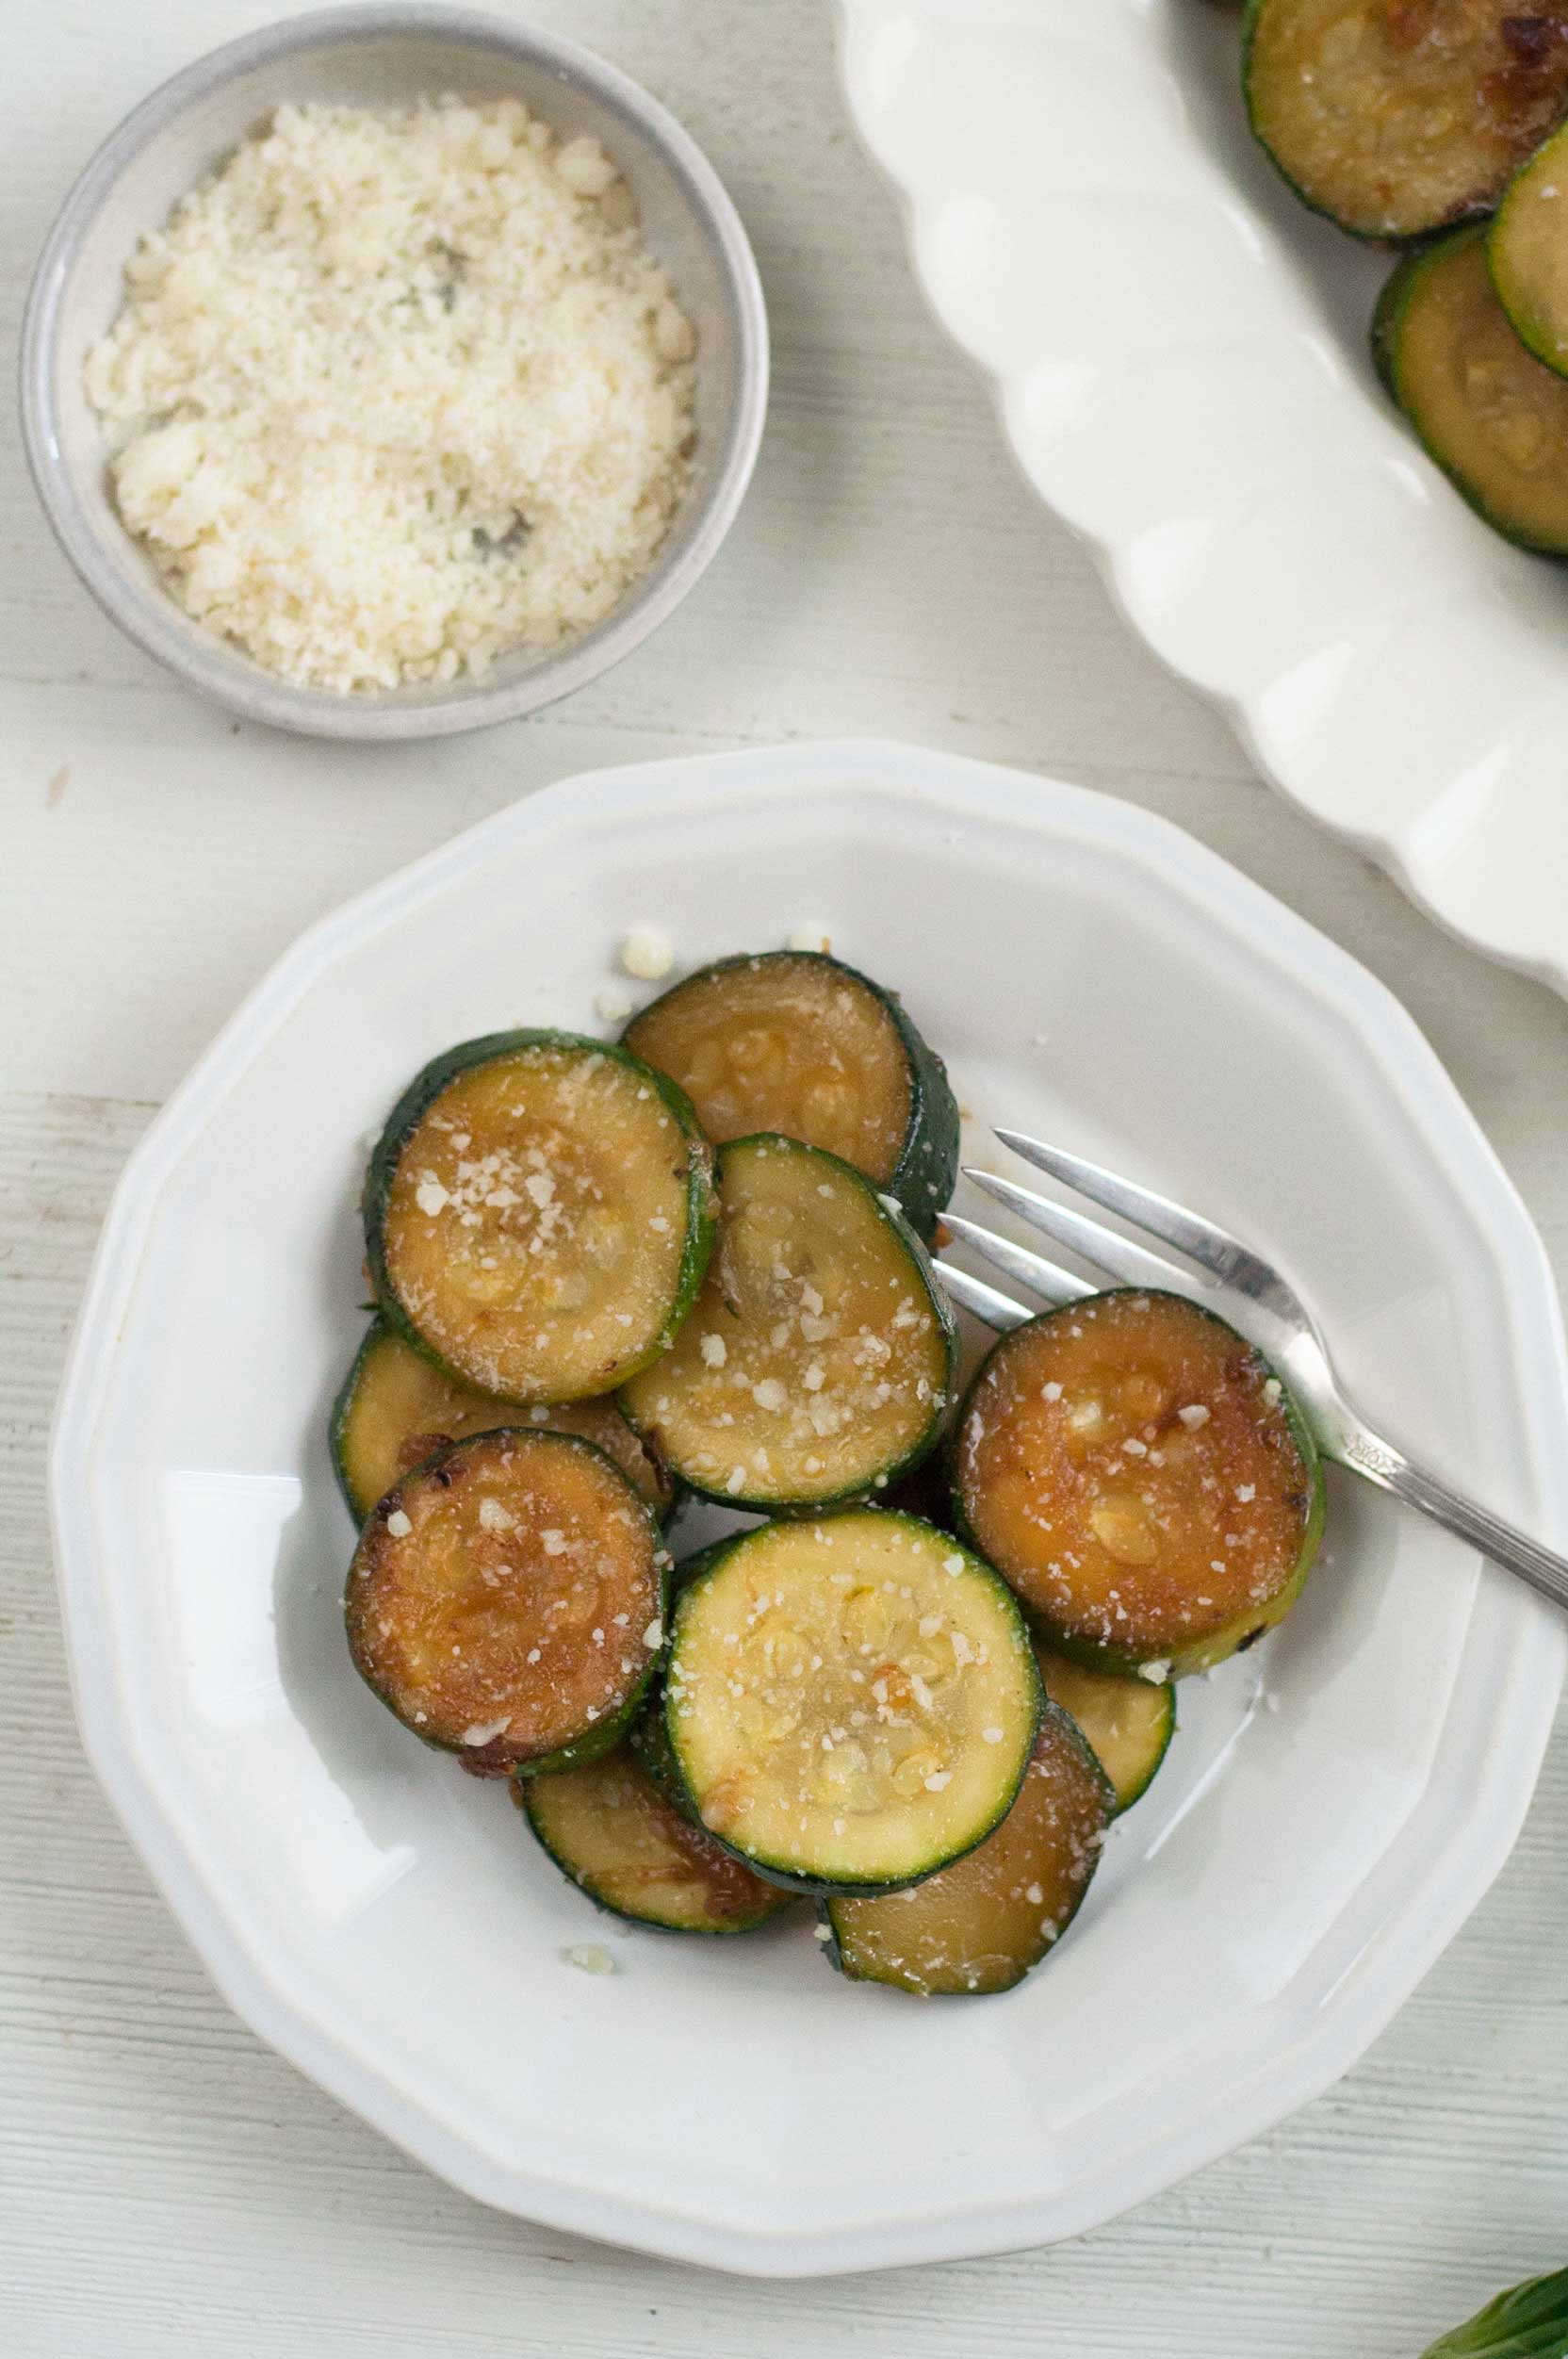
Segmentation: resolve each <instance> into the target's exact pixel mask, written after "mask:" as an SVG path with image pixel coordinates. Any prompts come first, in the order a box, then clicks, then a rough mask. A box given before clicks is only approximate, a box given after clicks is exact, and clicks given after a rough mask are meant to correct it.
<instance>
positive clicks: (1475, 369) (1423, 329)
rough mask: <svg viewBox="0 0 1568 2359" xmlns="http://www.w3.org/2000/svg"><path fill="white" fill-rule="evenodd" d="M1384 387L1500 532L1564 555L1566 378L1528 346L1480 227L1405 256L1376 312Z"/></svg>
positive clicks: (1567, 516)
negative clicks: (1503, 298)
mask: <svg viewBox="0 0 1568 2359" xmlns="http://www.w3.org/2000/svg"><path fill="white" fill-rule="evenodd" d="M1372 337H1373V350H1374V352H1375V354H1376V357H1377V360H1378V365H1379V368H1380V370H1381V372H1382V375H1383V379H1384V382H1385V383H1386V384H1387V385H1388V387H1389V390H1390V391H1391V392H1392V394H1393V395H1394V398H1395V400H1396V401H1397V402H1398V404H1399V407H1400V408H1401V409H1402V410H1403V411H1404V413H1405V415H1406V417H1407V418H1409V419H1410V422H1411V424H1412V425H1413V427H1414V429H1415V431H1416V433H1417V434H1419V435H1420V437H1421V439H1422V441H1423V442H1424V443H1425V444H1426V446H1427V449H1428V451H1429V452H1430V454H1431V456H1432V457H1433V458H1434V459H1435V460H1436V461H1437V464H1438V466H1439V467H1442V469H1443V471H1444V473H1445V474H1446V476H1447V477H1448V478H1449V480H1450V482H1451V483H1453V484H1454V486H1455V488H1456V490H1458V491H1459V492H1461V493H1462V495H1463V497H1464V498H1465V499H1466V500H1468V501H1469V502H1470V505H1471V506H1472V507H1473V508H1474V509H1476V511H1477V512H1478V514H1479V515H1480V516H1484V517H1485V519H1486V521H1487V523H1488V524H1490V525H1492V526H1493V527H1494V529H1495V531H1496V532H1501V533H1502V534H1503V535H1504V536H1505V538H1506V539H1508V540H1511V541H1515V542H1517V543H1518V544H1519V546H1520V547H1521V548H1523V549H1544V550H1545V551H1547V552H1548V553H1549V554H1552V555H1559V556H1560V555H1563V554H1568V383H1565V382H1564V381H1563V379H1562V378H1561V377H1560V376H1559V375H1558V374H1557V373H1556V371H1555V370H1554V369H1547V368H1544V366H1543V365H1542V363H1541V362H1540V361H1538V360H1537V359H1536V358H1535V356H1534V354H1533V353H1531V352H1527V351H1526V349H1525V347H1524V345H1523V344H1522V343H1521V342H1520V340H1519V338H1518V336H1516V335H1515V334H1514V331H1513V329H1512V327H1511V324H1510V321H1509V319H1508V315H1507V313H1506V312H1505V311H1504V309H1503V307H1502V304H1501V303H1499V302H1498V300H1497V293H1496V289H1495V287H1494V285H1493V282H1492V278H1491V276H1490V274H1489V272H1488V270H1487V267H1486V241H1485V236H1484V233H1483V232H1482V231H1481V230H1479V229H1462V230H1456V232H1455V233H1454V235H1453V236H1452V237H1451V238H1442V239H1440V240H1439V241H1438V243H1437V244H1436V245H1434V246H1429V247H1428V248H1427V249H1426V250H1425V251H1424V252H1423V253H1421V254H1413V255H1412V256H1411V258H1410V260H1409V261H1408V262H1403V263H1401V264H1400V266H1399V268H1398V270H1396V271H1395V273H1394V276H1393V277H1392V279H1390V281H1389V283H1388V286H1387V287H1386V288H1385V289H1384V292H1383V297H1382V301H1381V302H1380V304H1379V305H1378V316H1377V319H1375V321H1374V322H1373V330H1372Z"/></svg>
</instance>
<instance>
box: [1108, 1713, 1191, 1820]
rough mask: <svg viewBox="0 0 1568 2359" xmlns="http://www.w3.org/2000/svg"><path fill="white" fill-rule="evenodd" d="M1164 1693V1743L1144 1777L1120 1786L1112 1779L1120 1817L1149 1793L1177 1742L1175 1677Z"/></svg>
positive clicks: (1151, 1760)
mask: <svg viewBox="0 0 1568 2359" xmlns="http://www.w3.org/2000/svg"><path fill="white" fill-rule="evenodd" d="M1164 1694H1165V1699H1166V1712H1165V1742H1164V1744H1163V1745H1161V1746H1160V1748H1159V1750H1158V1752H1157V1753H1154V1754H1152V1756H1151V1758H1150V1761H1149V1766H1148V1768H1147V1769H1146V1770H1145V1771H1144V1773H1143V1776H1142V1777H1141V1778H1140V1779H1139V1780H1138V1782H1137V1783H1136V1784H1135V1785H1129V1786H1118V1785H1117V1784H1116V1780H1115V1779H1114V1778H1113V1779H1112V1780H1111V1783H1112V1785H1113V1787H1115V1791H1116V1815H1117V1817H1118V1818H1119V1817H1120V1816H1121V1814H1122V1812H1123V1811H1124V1810H1131V1809H1132V1807H1133V1805H1134V1803H1135V1802H1141V1801H1142V1800H1143V1797H1144V1795H1145V1794H1147V1793H1148V1791H1149V1789H1150V1787H1151V1786H1152V1784H1153V1782H1154V1780H1155V1778H1156V1777H1158V1776H1159V1774H1160V1772H1161V1770H1162V1769H1163V1768H1164V1767H1165V1762H1166V1756H1167V1754H1168V1752H1169V1750H1170V1747H1171V1745H1172V1744H1173V1743H1174V1742H1175V1737H1176V1728H1177V1711H1176V1682H1175V1680H1174V1679H1168V1680H1167V1681H1166V1683H1165V1689H1164Z"/></svg>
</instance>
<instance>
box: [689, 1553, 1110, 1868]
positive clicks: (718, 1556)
mask: <svg viewBox="0 0 1568 2359" xmlns="http://www.w3.org/2000/svg"><path fill="white" fill-rule="evenodd" d="M868 1512H869V1513H873V1514H876V1515H882V1514H886V1513H888V1511H886V1510H884V1509H880V1508H876V1509H872V1510H869V1511H868ZM889 1520H890V1521H896V1522H899V1523H904V1524H908V1525H911V1526H913V1527H914V1528H915V1529H916V1530H918V1531H920V1532H928V1533H929V1534H930V1535H931V1537H932V1538H934V1539H938V1540H941V1541H944V1542H948V1543H949V1544H951V1539H952V1535H951V1534H949V1533H947V1532H939V1531H938V1530H937V1528H936V1526H935V1525H930V1524H923V1523H922V1522H921V1521H920V1519H919V1517H918V1516H914V1515H889ZM761 1530H762V1531H763V1532H765V1531H767V1530H768V1526H766V1525H763V1526H762V1527H761ZM758 1536H759V1535H758V1532H757V1530H756V1529H755V1528H754V1529H753V1530H752V1531H749V1532H736V1533H735V1534H734V1535H733V1536H732V1537H731V1538H729V1539H727V1540H721V1541H718V1542H716V1543H715V1545H714V1546H713V1547H712V1548H706V1549H704V1550H703V1551H702V1556H701V1560H700V1570H699V1571H697V1573H696V1574H695V1576H694V1578H692V1579H690V1580H688V1581H686V1583H685V1585H684V1586H683V1587H682V1588H681V1590H680V1591H679V1593H678V1597H677V1598H676V1601H675V1606H674V1610H673V1614H672V1617H671V1621H670V1623H669V1624H667V1625H666V1632H665V1636H666V1648H665V1657H664V1664H663V1673H662V1679H663V1686H662V1716H663V1728H662V1741H660V1742H659V1743H658V1744H657V1745H655V1744H654V1743H653V1742H652V1741H649V1740H645V1743H644V1747H643V1752H642V1758H643V1761H644V1762H645V1765H647V1764H649V1763H650V1761H653V1760H657V1761H660V1763H661V1765H662V1766H663V1767H665V1768H666V1769H667V1772H668V1774H669V1776H670V1777H671V1778H672V1779H673V1781H674V1783H673V1788H672V1789H670V1791H671V1793H672V1798H673V1794H674V1792H675V1791H676V1790H678V1794H679V1796H680V1799H679V1801H678V1805H677V1807H678V1808H679V1809H682V1810H684V1811H685V1812H686V1814H687V1816H688V1817H690V1818H691V1819H692V1820H693V1822H694V1824H695V1825H696V1826H698V1827H702V1829H703V1832H704V1833H705V1834H706V1835H707V1836H708V1837H709V1839H710V1841H711V1842H712V1843H717V1844H718V1846H719V1848H720V1849H721V1850H723V1851H728V1852H730V1853H732V1854H733V1856H734V1857H735V1858H736V1859H739V1860H741V1861H742V1863H743V1865H744V1866H746V1867H748V1868H750V1870H751V1871H752V1874H753V1875H754V1876H760V1877H761V1878H762V1881H763V1882H764V1883H766V1884H776V1885H777V1886H778V1888H779V1890H780V1891H781V1892H794V1893H798V1894H803V1895H804V1896H805V1897H807V1898H809V1899H810V1898H815V1899H827V1898H829V1897H831V1896H833V1895H834V1894H837V1895H839V1896H840V1897H841V1898H843V1899H846V1900H851V1899H856V1900H859V1899H875V1898H877V1897H878V1896H879V1895H882V1894H885V1893H887V1892H900V1891H907V1890H908V1889H909V1888H910V1887H911V1886H913V1885H916V1884H923V1883H924V1882H925V1881H926V1880H927V1879H928V1878H929V1877H931V1876H939V1875H940V1874H941V1872H942V1870H943V1869H944V1868H950V1867H954V1866H956V1864H957V1862H958V1861H959V1860H960V1859H967V1858H968V1857H969V1855H970V1853H971V1852H972V1851H975V1850H978V1848H979V1847H980V1845H981V1844H982V1843H984V1842H985V1841H986V1840H987V1838H988V1836H990V1835H992V1834H994V1833H995V1831H996V1829H997V1827H999V1826H1000V1825H1001V1823H1002V1821H1003V1820H1004V1819H1005V1817H1006V1815H1007V1812H1008V1811H1009V1810H1011V1809H1012V1806H1013V1804H1014V1802H1015V1801H1016V1800H1017V1799H1018V1795H1019V1793H1020V1790H1021V1787H1022V1784H1023V1780H1024V1778H1025V1777H1026V1776H1027V1775H1028V1769H1029V1763H1030V1761H1031V1760H1032V1758H1033V1752H1034V1745H1035V1741H1036V1739H1037V1736H1038V1734H1039V1731H1040V1728H1041V1727H1042V1725H1043V1723H1044V1720H1045V1716H1046V1712H1047V1711H1048V1710H1050V1709H1054V1708H1053V1707H1052V1706H1051V1705H1050V1701H1049V1698H1048V1697H1047V1696H1046V1693H1045V1688H1044V1684H1043V1682H1042V1681H1041V1679H1040V1676H1039V1670H1038V1666H1037V1663H1036V1661H1035V1654H1034V1649H1033V1647H1032V1646H1031V1645H1030V1642H1029V1635H1028V1627H1027V1623H1026V1620H1025V1617H1024V1615H1023V1613H1022V1610H1021V1607H1020V1605H1019V1601H1018V1599H1017V1598H1016V1597H1014V1595H1013V1593H1012V1591H1011V1590H1010V1589H1009V1588H1008V1586H1007V1584H1006V1582H1005V1581H1004V1580H1003V1578H1002V1576H1001V1574H1000V1573H999V1572H997V1571H996V1570H995V1568H994V1566H992V1565H990V1564H988V1563H987V1561H986V1559H985V1558H984V1557H983V1556H980V1555H979V1554H978V1553H977V1552H976V1551H975V1550H974V1549H972V1548H969V1547H968V1546H967V1545H966V1544H965V1543H963V1542H961V1541H960V1542H959V1544H958V1545H959V1546H960V1547H961V1548H963V1551H964V1554H965V1555H966V1556H967V1557H968V1558H969V1560H970V1566H971V1568H972V1570H974V1571H976V1572H979V1573H983V1574H985V1575H986V1576H987V1577H988V1579H989V1580H990V1581H993V1582H994V1583H995V1584H996V1588H997V1590H998V1592H999V1593H1000V1599H1001V1600H1002V1601H1003V1602H1005V1607H1006V1609H1007V1611H1008V1613H1009V1614H1010V1616H1011V1617H1012V1619H1013V1620H1014V1621H1015V1622H1016V1626H1017V1630H1016V1634H1017V1638H1018V1642H1019V1644H1020V1645H1021V1648H1022V1651H1023V1655H1024V1657H1025V1658H1026V1659H1027V1661H1028V1663H1029V1667H1030V1670H1031V1672H1032V1673H1033V1675H1034V1689H1035V1696H1034V1710H1033V1713H1032V1718H1031V1724H1030V1731H1029V1745H1028V1746H1027V1748H1025V1751H1024V1755H1023V1761H1022V1765H1021V1768H1020V1771H1019V1774H1018V1777H1017V1778H1016V1779H1015V1780H1014V1782H1013V1785H1012V1787H1011V1790H1010V1791H1009V1792H1007V1793H1006V1794H1004V1795H1003V1796H1002V1797H1001V1798H1000V1800H999V1803H998V1807H997V1809H996V1810H995V1811H994V1813H993V1814H992V1816H991V1817H990V1818H989V1819H988V1821H987V1823H986V1825H985V1826H983V1827H978V1828H977V1829H976V1831H975V1832H974V1834H973V1835H972V1838H971V1840H970V1841H969V1842H968V1843H965V1845H964V1846H963V1848H962V1850H959V1851H953V1852H949V1853H947V1854H946V1855H945V1856H944V1857H943V1858H941V1859H937V1860H934V1861H933V1862H932V1864H931V1865H930V1866H929V1867H927V1868H924V1869H923V1870H922V1871H921V1872H920V1873H919V1874H917V1875H914V1876H907V1877H903V1878H900V1879H899V1881H898V1882H896V1883H891V1884H890V1883H866V1882H862V1881H858V1880H857V1879H854V1878H851V1877H839V1876H824V1875H805V1874H801V1873H800V1872H798V1871H796V1870H794V1869H791V1868H785V1867H781V1866H779V1865H777V1864H776V1863H774V1862H771V1861H764V1860H762V1859H757V1858H754V1857H753V1855H752V1854H751V1853H750V1852H748V1851H745V1850H743V1848H742V1847H741V1846H740V1845H739V1844H737V1843H728V1842H727V1841H726V1839H725V1838H724V1836H722V1835H719V1834H715V1833H714V1831H713V1829H712V1828H711V1827H709V1826H708V1825H707V1823H706V1821H705V1820H704V1819H703V1816H702V1813H701V1810H700V1809H699V1808H698V1805H697V1799H696V1796H695V1795H694V1793H693V1792H692V1789H691V1787H690V1785H689V1784H688V1782H687V1780H686V1777H685V1774H684V1772H683V1770H682V1768H681V1763H680V1756H679V1753H678V1749H677V1746H676V1741H675V1735H674V1728H675V1713H676V1699H675V1698H674V1697H673V1696H672V1695H671V1690H670V1672H671V1668H672V1666H673V1664H674V1662H675V1658H676V1654H677V1651H678V1641H679V1627H680V1620H681V1616H682V1614H685V1613H687V1612H689V1611H690V1609H691V1604H692V1601H693V1599H694V1598H695V1597H698V1596H699V1595H700V1593H701V1591H702V1590H703V1589H704V1588H705V1587H706V1586H707V1585H708V1583H709V1582H710V1581H713V1580H715V1579H716V1578H717V1577H718V1576H719V1575H720V1574H721V1573H722V1572H723V1571H724V1570H725V1568H726V1566H727V1564H729V1562H730V1560H731V1558H732V1557H733V1556H735V1554H736V1553H737V1551H739V1550H742V1549H743V1548H744V1547H745V1545H746V1543H747V1542H748V1541H749V1540H753V1539H755V1538H757V1537H758ZM695 1561H696V1560H694V1562H695ZM1086 1749H1087V1748H1086ZM1102 1774H1103V1773H1102ZM1107 1784H1108V1781H1107Z"/></svg>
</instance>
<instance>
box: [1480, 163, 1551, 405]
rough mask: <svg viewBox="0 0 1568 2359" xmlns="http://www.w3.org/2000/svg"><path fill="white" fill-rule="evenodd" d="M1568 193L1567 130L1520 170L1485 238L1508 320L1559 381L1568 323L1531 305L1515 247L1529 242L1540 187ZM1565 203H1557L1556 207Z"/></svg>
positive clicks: (1529, 349)
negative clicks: (1529, 224)
mask: <svg viewBox="0 0 1568 2359" xmlns="http://www.w3.org/2000/svg"><path fill="white" fill-rule="evenodd" d="M1541 183H1546V184H1547V185H1549V186H1551V187H1554V188H1555V187H1556V186H1557V185H1558V184H1559V183H1561V185H1562V186H1564V187H1568V127H1565V128H1564V129H1563V130H1559V131H1554V132H1553V133H1552V134H1551V136H1550V138H1549V139H1546V140H1545V141H1544V143H1543V144H1542V145H1541V146H1540V147H1538V148H1537V149H1536V151H1535V154H1534V155H1533V156H1531V157H1530V159H1529V161H1528V163H1527V164H1525V165H1523V166H1521V168H1520V170H1519V171H1518V172H1515V173H1514V175H1513V178H1512V179H1511V181H1510V183H1509V185H1508V187H1507V188H1506V189H1505V190H1504V192H1503V201H1502V203H1501V205H1499V206H1498V207H1497V210H1496V212H1495V214H1494V215H1493V217H1492V221H1491V223H1490V225H1489V226H1488V229H1487V232H1486V267H1487V270H1488V271H1489V272H1490V274H1491V278H1492V284H1493V287H1495V290H1496V296H1497V301H1498V302H1499V303H1501V304H1502V306H1503V309H1504V310H1505V311H1506V312H1507V314H1508V317H1509V323H1510V325H1511V327H1512V329H1513V333H1514V334H1515V336H1517V337H1518V338H1519V341H1520V342H1521V344H1523V345H1524V347H1525V349H1526V351H1527V352H1533V353H1534V354H1535V357H1536V359H1537V360H1539V361H1543V362H1544V364H1545V366H1546V367H1547V368H1548V369H1554V370H1555V371H1556V372H1557V374H1558V375H1559V376H1560V377H1564V376H1568V318H1563V319H1560V320H1559V321H1558V331H1557V332H1554V329H1553V326H1552V323H1551V321H1550V320H1549V319H1547V318H1546V317H1545V316H1544V314H1543V313H1542V312H1541V311H1540V309H1539V308H1538V307H1537V305H1536V303H1534V302H1533V301H1532V300H1531V298H1530V296H1529V294H1528V292H1527V289H1526V287H1524V286H1523V285H1522V284H1521V283H1520V280H1519V278H1518V276H1517V275H1516V271H1515V261H1514V245H1515V239H1516V238H1526V237H1527V221H1526V213H1527V207H1528V206H1529V205H1531V204H1532V203H1533V202H1537V201H1538V200H1537V196H1536V191H1537V188H1538V185H1539V184H1541ZM1562 202H1564V200H1562V199H1560V198H1554V199H1553V203H1554V205H1560V204H1561V203H1562Z"/></svg>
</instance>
